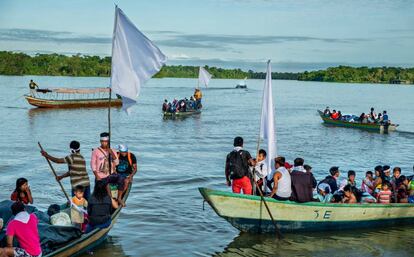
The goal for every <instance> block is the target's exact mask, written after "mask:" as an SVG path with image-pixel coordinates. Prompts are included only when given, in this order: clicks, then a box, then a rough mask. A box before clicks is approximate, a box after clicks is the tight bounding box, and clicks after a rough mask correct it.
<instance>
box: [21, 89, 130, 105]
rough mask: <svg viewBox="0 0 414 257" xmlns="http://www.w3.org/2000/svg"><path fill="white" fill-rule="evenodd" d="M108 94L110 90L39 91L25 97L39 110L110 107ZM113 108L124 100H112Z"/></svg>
mask: <svg viewBox="0 0 414 257" xmlns="http://www.w3.org/2000/svg"><path fill="white" fill-rule="evenodd" d="M108 93H109V89H108V88H93V89H70V88H56V89H38V90H37V93H36V94H35V95H25V98H26V100H27V102H28V103H29V104H31V105H33V106H36V107H39V108H80V107H108ZM111 106H112V107H119V106H122V99H121V98H120V97H117V98H116V99H112V100H111Z"/></svg>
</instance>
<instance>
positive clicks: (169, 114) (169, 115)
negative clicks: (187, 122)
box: [163, 110, 201, 118]
mask: <svg viewBox="0 0 414 257" xmlns="http://www.w3.org/2000/svg"><path fill="white" fill-rule="evenodd" d="M200 113H201V110H197V111H191V112H174V113H172V112H164V114H163V115H164V117H165V118H178V117H187V116H192V115H196V114H200Z"/></svg>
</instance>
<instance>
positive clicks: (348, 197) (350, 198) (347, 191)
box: [342, 185, 358, 203]
mask: <svg viewBox="0 0 414 257" xmlns="http://www.w3.org/2000/svg"><path fill="white" fill-rule="evenodd" d="M343 191H344V198H342V203H357V202H358V200H357V197H356V195H355V193H354V190H353V187H352V186H351V185H346V186H345V187H344V190H343Z"/></svg>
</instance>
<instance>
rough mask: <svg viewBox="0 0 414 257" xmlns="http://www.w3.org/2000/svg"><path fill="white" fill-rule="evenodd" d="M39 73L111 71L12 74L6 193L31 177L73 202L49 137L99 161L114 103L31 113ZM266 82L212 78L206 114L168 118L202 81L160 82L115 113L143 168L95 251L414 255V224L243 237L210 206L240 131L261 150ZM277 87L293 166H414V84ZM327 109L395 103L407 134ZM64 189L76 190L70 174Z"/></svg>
mask: <svg viewBox="0 0 414 257" xmlns="http://www.w3.org/2000/svg"><path fill="white" fill-rule="evenodd" d="M31 78H33V79H34V80H35V81H36V82H37V83H38V84H39V85H40V87H100V86H106V85H107V84H108V78H72V77H29V76H25V77H15V76H0V90H1V94H0V117H1V122H0V131H1V137H0V187H1V190H0V200H2V199H8V198H9V195H10V193H11V191H12V190H13V188H14V183H15V180H16V179H17V178H18V177H26V178H27V179H28V180H29V183H30V186H31V188H32V192H33V197H34V200H35V204H36V205H37V206H38V207H40V208H47V206H48V205H49V204H51V203H56V202H58V203H61V202H63V201H64V197H63V194H62V193H61V191H60V189H59V187H58V185H57V183H56V182H55V181H54V179H53V178H52V176H51V173H50V171H49V168H48V166H47V163H46V161H45V160H44V159H43V158H42V157H41V156H40V154H39V149H38V146H37V141H40V142H41V143H42V144H43V146H44V147H45V149H46V150H47V151H48V152H49V153H50V154H52V155H55V156H59V157H64V156H65V155H67V154H68V144H69V142H70V141H71V140H78V141H80V142H81V151H82V153H83V154H84V156H85V157H86V159H87V162H88V163H89V160H90V154H91V149H92V148H94V147H96V146H98V144H99V133H100V132H103V131H106V130H107V110H106V109H72V110H40V109H35V108H31V106H29V105H28V104H27V103H26V102H25V100H24V98H22V97H20V96H21V95H23V94H24V93H26V92H27V91H28V89H27V88H28V86H27V85H28V81H29V79H31ZM263 83H264V82H263V81H261V80H250V81H248V87H249V89H248V90H240V89H237V90H236V89H232V88H233V87H234V86H235V85H236V84H237V81H236V80H212V82H211V85H210V87H209V88H208V89H205V90H203V94H204V98H203V105H204V109H203V113H202V114H201V115H199V116H196V117H189V118H186V119H180V120H164V119H163V118H162V115H161V110H160V108H161V103H162V101H163V99H164V98H169V99H172V98H174V97H177V98H179V97H184V96H190V95H191V94H192V93H193V90H194V86H195V85H196V81H195V80H194V79H152V80H151V81H150V82H149V83H148V84H147V85H145V87H144V88H143V89H142V92H141V96H140V97H139V100H138V104H137V106H136V107H135V108H134V110H133V112H132V114H131V115H129V116H128V115H126V114H125V113H124V112H122V111H121V110H119V109H112V110H113V111H112V133H113V144H119V143H126V144H127V145H128V146H129V148H130V150H131V151H132V152H134V153H135V154H136V155H137V157H138V166H139V172H138V175H137V176H136V177H135V180H134V181H135V182H134V186H133V189H132V192H131V194H130V197H129V199H128V202H127V208H125V209H123V210H122V214H121V216H120V218H119V220H118V222H117V224H116V225H115V227H114V228H113V229H112V230H111V232H110V237H109V238H108V241H107V242H106V243H105V244H103V245H102V246H100V247H99V248H97V249H96V250H95V252H94V255H95V256H210V255H218V256H296V255H300V256H361V255H362V256H408V255H411V256H412V253H413V251H414V247H413V246H412V235H413V233H414V227H401V228H395V227H394V228H387V229H373V230H370V231H352V232H335V233H316V234H315V233H313V234H301V235H286V237H285V239H284V240H283V241H281V242H278V241H276V240H275V239H274V237H273V236H272V235H261V236H259V235H249V234H240V233H239V232H238V230H236V229H234V228H233V227H232V226H231V225H230V224H229V223H227V222H226V221H224V220H223V219H221V218H219V217H218V216H217V215H216V214H215V213H214V212H213V211H212V209H211V208H210V207H209V206H207V205H206V208H205V210H204V211H203V209H202V203H203V201H202V198H201V196H200V194H199V192H198V190H197V188H198V187H210V188H215V189H221V190H230V189H229V188H227V187H226V186H225V179H224V175H223V173H224V161H225V156H226V154H227V152H229V151H231V150H232V143H233V138H234V137H235V136H242V137H244V139H245V148H246V149H247V150H249V151H250V152H251V153H253V152H254V151H255V148H256V140H257V134H258V126H259V112H260V110H259V109H260V101H261V94H262V91H261V89H262V87H263ZM273 90H274V102H275V105H276V127H277V142H278V145H277V147H278V153H279V154H280V155H284V156H285V157H286V158H287V160H288V161H289V162H292V160H293V159H294V158H295V157H299V156H300V157H303V158H304V159H305V161H306V163H308V164H310V165H311V166H312V167H313V170H314V173H315V175H316V177H317V178H322V177H324V176H325V175H326V174H327V171H328V169H329V167H330V166H333V165H337V166H339V167H340V169H341V170H342V171H344V172H343V176H345V175H346V171H347V170H348V169H354V170H356V171H357V179H362V178H363V173H364V172H365V171H366V170H372V169H373V167H374V166H376V165H378V164H388V165H391V166H400V167H401V168H402V170H403V174H412V173H413V171H412V167H413V161H412V153H413V150H414V145H413V141H414V134H413V133H412V132H414V105H413V96H414V87H412V86H399V85H368V84H340V83H316V82H299V81H273ZM326 105H329V106H330V107H331V108H335V109H337V110H338V109H339V110H341V111H342V113H344V114H345V113H355V114H360V113H361V112H368V110H369V108H370V107H371V106H374V107H375V108H376V110H377V111H381V110H387V111H388V112H389V115H390V118H391V119H392V120H393V121H395V122H396V123H399V124H400V127H399V129H400V130H401V131H404V132H397V133H391V134H387V135H381V134H377V133H370V132H366V131H359V130H354V129H346V128H334V127H326V126H324V125H322V124H321V120H320V118H319V116H318V115H317V113H316V110H317V109H323V108H324V107H325V106H326ZM55 167H56V169H57V170H58V171H59V172H64V171H65V170H66V169H67V168H66V167H65V165H60V166H56V165H55ZM89 172H90V170H89ZM90 175H91V176H93V174H92V173H91V172H90ZM64 185H65V187H66V188H67V189H69V188H70V186H69V181H68V180H66V181H64Z"/></svg>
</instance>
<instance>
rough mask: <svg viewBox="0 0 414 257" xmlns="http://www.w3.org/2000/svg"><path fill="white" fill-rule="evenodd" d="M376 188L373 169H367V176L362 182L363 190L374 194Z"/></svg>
mask: <svg viewBox="0 0 414 257" xmlns="http://www.w3.org/2000/svg"><path fill="white" fill-rule="evenodd" d="M374 189H375V187H374V177H373V174H372V171H367V172H366V173H365V178H364V180H363V181H362V184H361V191H362V192H365V193H368V194H370V195H372V194H373V192H374Z"/></svg>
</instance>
